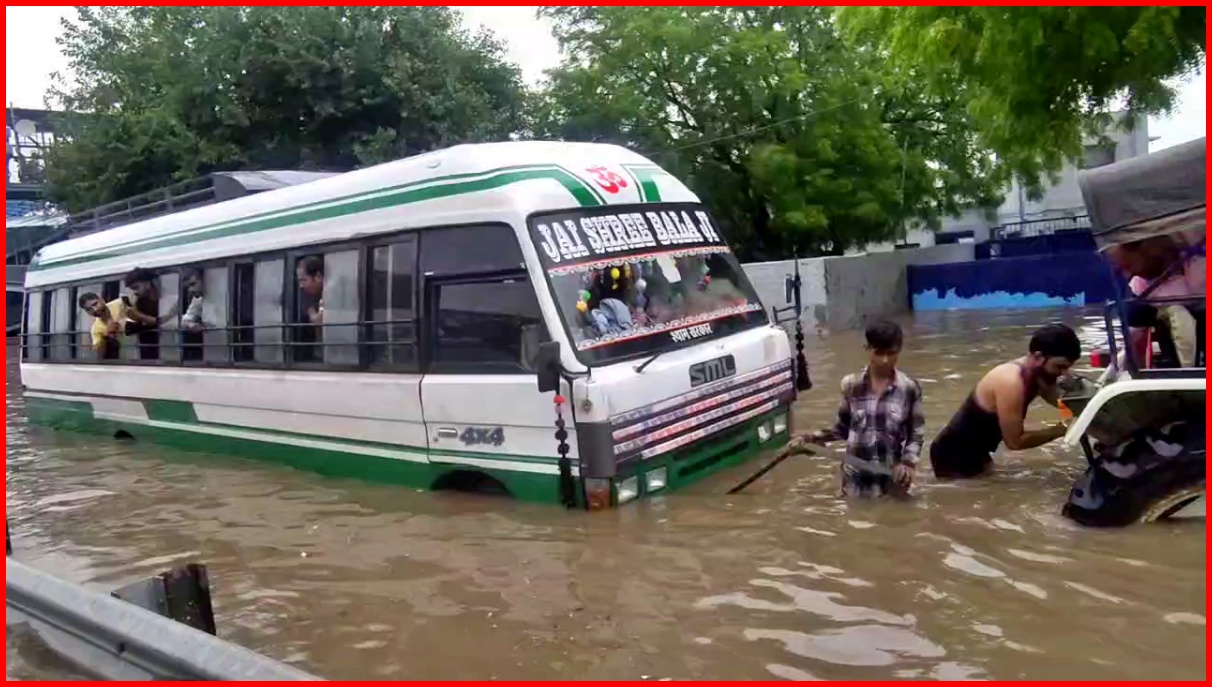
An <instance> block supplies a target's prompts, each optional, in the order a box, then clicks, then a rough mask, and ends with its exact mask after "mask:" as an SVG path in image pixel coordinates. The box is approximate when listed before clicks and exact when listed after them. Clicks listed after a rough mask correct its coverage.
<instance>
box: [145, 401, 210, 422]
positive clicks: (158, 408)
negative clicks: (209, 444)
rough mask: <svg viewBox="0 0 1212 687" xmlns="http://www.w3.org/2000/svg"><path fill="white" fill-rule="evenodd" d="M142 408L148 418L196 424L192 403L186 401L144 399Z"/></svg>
mask: <svg viewBox="0 0 1212 687" xmlns="http://www.w3.org/2000/svg"><path fill="white" fill-rule="evenodd" d="M143 409H144V410H146V411H147V418H148V419H149V420H158V421H162V422H184V423H191V424H197V422H198V414H197V413H195V412H194V404H192V403H189V402H187V401H144V402H143Z"/></svg>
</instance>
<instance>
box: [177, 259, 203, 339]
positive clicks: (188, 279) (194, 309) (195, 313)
mask: <svg viewBox="0 0 1212 687" xmlns="http://www.w3.org/2000/svg"><path fill="white" fill-rule="evenodd" d="M203 284H204V282H203V281H202V273H201V272H199V271H198V270H191V271H190V272H189V273H188V274H186V275H185V279H184V280H183V285H184V287H185V300H186V301H187V302H188V303H189V305H188V306H186V308H185V314H184V315H182V316H181V329H184V330H186V331H190V332H197V331H201V330H202V328H203V326H204V325H203V322H202V304H203V300H202V299H203V296H204V295H205V291H204V286H203Z"/></svg>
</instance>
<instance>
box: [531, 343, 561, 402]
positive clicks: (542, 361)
mask: <svg viewBox="0 0 1212 687" xmlns="http://www.w3.org/2000/svg"><path fill="white" fill-rule="evenodd" d="M534 366H535V369H536V370H537V373H538V376H539V393H547V392H548V391H555V392H559V390H560V342H559V341H545V342H543V343H541V344H539V354H538V355H537V356H535V363H534Z"/></svg>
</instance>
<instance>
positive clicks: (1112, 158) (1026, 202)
mask: <svg viewBox="0 0 1212 687" xmlns="http://www.w3.org/2000/svg"><path fill="white" fill-rule="evenodd" d="M1119 116H1121V117H1122V114H1121V115H1119ZM1106 136H1107V138H1109V139H1110V140H1111V141H1112V142H1113V143H1114V145H1113V146H1103V145H1099V142H1098V140H1096V139H1088V140H1087V143H1086V152H1085V158H1084V160H1083V161H1082V164H1081V168H1085V169H1089V168H1092V167H1101V166H1103V165H1108V164H1111V163H1112V162H1118V161H1120V160H1126V159H1128V158H1132V157H1136V156H1138V155H1147V154H1148V153H1149V141H1150V139H1149V122H1148V119H1147V118H1145V117H1144V116H1139V117H1138V118H1137V122H1136V126H1135V127H1134V128H1133V129H1132V130H1131V131H1124V130H1123V129H1122V128H1121V127H1120V126H1118V125H1117V124H1113V125H1112V126H1111V127H1110V128H1109V129H1108V130H1107V132H1106ZM1078 171H1079V167H1075V166H1073V165H1071V164H1066V165H1065V167H1064V168H1063V169H1062V170H1061V171H1060V174H1059V176H1058V178H1057V182H1056V183H1055V184H1048V185H1046V186H1045V190H1044V195H1043V196H1042V197H1041V198H1040V199H1039V200H1031V199H1029V198H1027V196H1026V193H1025V192H1023V190H1022V188H1021V187H1020V186H1019V184H1018V182H1014V183H1013V184H1011V186H1010V188H1009V189H1007V190H1006V192H1005V200H1004V201H1003V202H1002V204H1001V205H1000V206H998V207H997V210H996V211H995V212H994V216H993V219H989V217H988V216H987V214H986V212H985V211H983V210H981V209H977V208H974V209H971V210H968V211H967V212H965V213H964V214H963V215H961V216H960V217H946V218H944V219H943V222H942V227H941V228H940V229H939V231H938V232H937V233H936V232H933V231H929V230H913V231H910V232H908V236H906V237H905V241H904V242H903V243H907V244H916V245H918V246H923V247H924V246H933V245H935V243H954V242H956V241H957V240H958V241H964V242H967V241H972V242H975V243H980V242H983V241H988V240H989V239H990V238H993V232H994V229H997V228H999V227H1000V228H1001V229H1002V232H1004V233H1006V234H1015V233H1025V234H1031V233H1034V232H1035V231H1038V230H1040V229H1042V230H1045V231H1047V230H1050V229H1055V228H1078V227H1081V226H1086V224H1085V221H1086V219H1085V218H1086V205H1085V202H1084V201H1083V200H1082V192H1081V188H1080V187H1079V186H1078V185H1077V173H1078ZM1043 220H1054V221H1052V222H1045V221H1043ZM1024 225H1026V226H1024ZM1033 225H1034V226H1033ZM894 247H895V244H893V243H892V242H887V243H878V244H871V245H869V246H867V248H866V249H865V251H868V252H875V251H886V250H893V248H894ZM860 252H864V251H863V250H859V249H855V250H853V251H851V253H860Z"/></svg>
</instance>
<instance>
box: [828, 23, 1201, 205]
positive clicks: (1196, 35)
mask: <svg viewBox="0 0 1212 687" xmlns="http://www.w3.org/2000/svg"><path fill="white" fill-rule="evenodd" d="M839 21H840V24H841V25H842V26H843V27H844V29H845V31H846V34H847V36H848V37H849V38H851V39H853V40H854V41H855V42H856V43H857V44H859V45H860V46H866V48H865V49H868V50H870V51H872V52H874V53H876V54H879V55H880V56H881V57H885V58H886V59H887V60H888V61H889V66H890V67H891V68H895V69H900V70H902V71H903V72H905V73H908V74H911V75H913V76H914V78H915V79H917V80H918V81H919V82H920V83H922V84H923V85H924V86H925V88H926V89H927V91H928V92H929V93H932V94H935V95H940V96H941V95H946V94H949V93H957V92H958V93H959V94H960V95H961V97H962V103H963V105H964V106H965V107H966V108H967V110H968V112H969V113H970V114H971V115H972V120H973V123H974V124H975V125H976V127H977V129H976V131H977V133H978V135H979V141H980V145H981V146H982V147H984V148H988V149H990V150H992V151H994V152H995V153H996V154H997V156H998V158H999V160H1001V161H1002V162H1003V164H1004V165H1005V166H1006V167H1008V168H1009V169H1010V170H1012V171H1013V172H1014V173H1015V174H1016V175H1017V176H1018V177H1019V178H1020V179H1021V180H1023V181H1025V182H1026V183H1027V184H1028V185H1035V186H1038V183H1039V182H1040V181H1041V179H1042V178H1043V177H1044V176H1046V175H1047V174H1048V173H1051V172H1055V171H1057V170H1059V169H1060V168H1061V166H1062V165H1063V164H1064V162H1065V161H1066V160H1076V159H1078V158H1079V157H1080V156H1081V154H1082V152H1083V139H1084V138H1085V137H1087V136H1090V135H1097V134H1100V133H1102V132H1103V131H1105V130H1106V129H1107V127H1108V126H1109V125H1110V124H1111V123H1112V116H1111V114H1112V111H1113V110H1117V109H1120V108H1122V109H1124V110H1126V111H1128V112H1129V113H1132V114H1157V113H1160V112H1164V111H1167V110H1168V109H1169V108H1170V107H1171V106H1172V105H1173V104H1174V100H1175V90H1174V87H1173V83H1172V80H1173V79H1174V78H1175V77H1181V76H1185V75H1188V74H1190V73H1191V72H1193V71H1195V70H1197V69H1199V68H1200V66H1201V64H1202V62H1203V60H1204V54H1205V48H1206V46H1205V29H1206V22H1207V14H1206V8H1204V7H852V8H846V9H843V10H841V12H840V14H839ZM1121 121H1122V122H1125V123H1129V124H1130V123H1132V122H1134V121H1135V118H1134V117H1123V118H1121Z"/></svg>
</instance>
